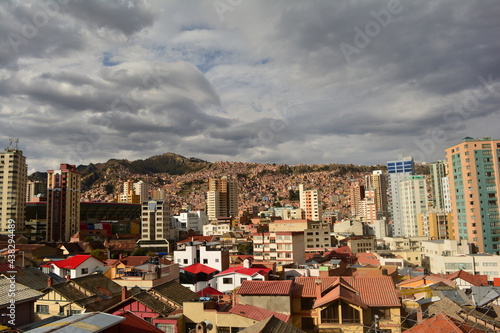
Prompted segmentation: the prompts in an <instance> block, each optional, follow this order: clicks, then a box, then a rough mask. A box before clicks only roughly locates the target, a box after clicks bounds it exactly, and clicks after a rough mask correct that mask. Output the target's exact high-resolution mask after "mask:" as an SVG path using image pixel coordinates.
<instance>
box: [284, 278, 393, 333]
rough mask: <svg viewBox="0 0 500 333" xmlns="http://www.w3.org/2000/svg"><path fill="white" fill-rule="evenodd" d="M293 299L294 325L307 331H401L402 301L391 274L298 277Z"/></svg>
mask: <svg viewBox="0 0 500 333" xmlns="http://www.w3.org/2000/svg"><path fill="white" fill-rule="evenodd" d="M292 300H293V302H292V318H293V322H292V324H293V325H294V326H296V327H299V328H301V329H303V330H311V329H319V330H322V329H324V330H325V329H337V330H341V331H342V332H344V333H348V332H352V333H354V332H363V331H364V327H367V326H368V327H374V328H376V329H378V330H380V331H382V330H383V332H392V333H399V332H401V303H400V301H399V297H398V294H397V292H396V289H395V287H394V283H393V281H392V278H391V277H389V276H380V277H350V276H345V277H338V276H337V277H298V278H296V279H295V287H294V289H293V294H292Z"/></svg>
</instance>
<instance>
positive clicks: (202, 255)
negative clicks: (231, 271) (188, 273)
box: [174, 241, 229, 272]
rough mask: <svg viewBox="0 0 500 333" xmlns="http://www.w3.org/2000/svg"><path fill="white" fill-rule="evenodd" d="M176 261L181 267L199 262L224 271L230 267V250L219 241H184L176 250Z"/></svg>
mask: <svg viewBox="0 0 500 333" xmlns="http://www.w3.org/2000/svg"><path fill="white" fill-rule="evenodd" d="M174 262H175V263H176V264H178V265H179V267H180V268H184V267H187V266H191V265H193V264H197V263H199V264H203V265H206V266H208V267H211V268H214V269H216V270H218V271H219V272H222V271H224V270H226V269H227V268H228V267H229V250H228V249H225V248H224V247H223V246H222V244H221V243H218V242H213V243H207V242H197V241H194V242H188V243H182V244H181V245H179V248H178V249H177V250H175V251H174Z"/></svg>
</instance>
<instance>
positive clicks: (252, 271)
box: [217, 266, 271, 276]
mask: <svg viewBox="0 0 500 333" xmlns="http://www.w3.org/2000/svg"><path fill="white" fill-rule="evenodd" d="M270 271H271V269H270V268H260V267H251V268H245V267H243V266H237V267H230V268H228V269H226V270H225V271H222V272H220V273H219V274H217V276H220V275H226V274H233V273H238V274H243V275H248V276H253V275H255V274H260V275H262V276H266V275H267V274H269V272H270Z"/></svg>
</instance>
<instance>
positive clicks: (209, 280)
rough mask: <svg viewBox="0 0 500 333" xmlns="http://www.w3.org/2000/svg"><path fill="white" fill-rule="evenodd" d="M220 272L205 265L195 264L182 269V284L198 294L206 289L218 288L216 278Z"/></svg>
mask: <svg viewBox="0 0 500 333" xmlns="http://www.w3.org/2000/svg"><path fill="white" fill-rule="evenodd" d="M218 272H219V271H218V270H216V269H215V268H212V267H209V266H206V265H203V264H199V263H198V264H193V265H190V266H187V267H184V268H183V269H181V271H180V282H181V284H182V285H183V286H184V287H186V288H189V289H191V290H192V291H194V292H197V291H200V290H203V289H205V288H206V287H210V286H213V287H216V286H217V284H216V281H215V279H214V277H215V275H216V274H217V273H218Z"/></svg>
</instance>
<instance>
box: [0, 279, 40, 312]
mask: <svg viewBox="0 0 500 333" xmlns="http://www.w3.org/2000/svg"><path fill="white" fill-rule="evenodd" d="M14 283H15V290H16V293H15V296H14V299H15V300H16V303H18V302H22V301H27V300H30V299H36V298H38V297H41V296H43V293H42V292H40V291H38V290H35V289H32V288H30V287H28V286H25V285H24V284H20V283H17V282H14ZM10 285H11V280H10V279H7V278H4V279H0V290H1V291H2V292H0V306H3V305H6V304H9V303H10V300H11V299H12V296H9V293H7V290H9V288H10Z"/></svg>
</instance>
